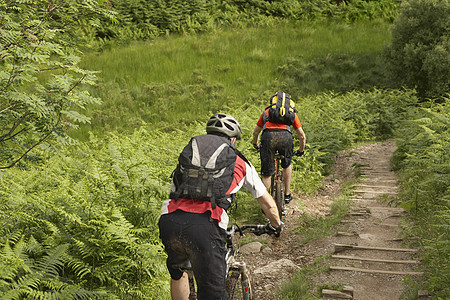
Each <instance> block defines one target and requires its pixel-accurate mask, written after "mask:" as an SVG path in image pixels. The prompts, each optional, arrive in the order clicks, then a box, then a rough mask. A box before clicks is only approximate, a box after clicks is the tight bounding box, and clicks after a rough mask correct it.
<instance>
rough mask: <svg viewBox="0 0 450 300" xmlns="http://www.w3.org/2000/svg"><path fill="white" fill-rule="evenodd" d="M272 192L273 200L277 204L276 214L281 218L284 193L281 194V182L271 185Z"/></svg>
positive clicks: (277, 181)
mask: <svg viewBox="0 0 450 300" xmlns="http://www.w3.org/2000/svg"><path fill="white" fill-rule="evenodd" d="M273 187H274V192H273V194H274V195H273V198H274V200H275V202H276V204H277V208H278V214H279V216H280V220H281V218H282V217H283V216H284V213H285V211H284V210H285V208H284V197H283V196H284V193H283V182H282V181H281V180H276V181H275V184H274V185H273Z"/></svg>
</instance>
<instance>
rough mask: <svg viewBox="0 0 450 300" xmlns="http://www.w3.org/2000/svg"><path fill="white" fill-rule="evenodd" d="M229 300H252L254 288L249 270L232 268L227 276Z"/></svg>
mask: <svg viewBox="0 0 450 300" xmlns="http://www.w3.org/2000/svg"><path fill="white" fill-rule="evenodd" d="M227 293H228V298H227V299H228V300H232V299H234V300H238V299H239V300H241V299H243V300H252V299H253V290H252V284H251V278H250V275H249V274H248V272H242V271H240V270H231V271H230V272H229V273H228V276H227Z"/></svg>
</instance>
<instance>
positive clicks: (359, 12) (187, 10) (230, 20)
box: [91, 0, 398, 43]
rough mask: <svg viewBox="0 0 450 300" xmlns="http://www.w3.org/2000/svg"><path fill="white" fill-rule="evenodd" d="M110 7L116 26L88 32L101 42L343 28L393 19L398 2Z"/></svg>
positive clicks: (291, 0) (135, 2)
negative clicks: (321, 25)
mask: <svg viewBox="0 0 450 300" xmlns="http://www.w3.org/2000/svg"><path fill="white" fill-rule="evenodd" d="M339 2H341V5H338V4H339ZM110 5H111V7H112V8H113V9H114V10H115V11H116V12H117V13H118V23H117V24H113V25H111V24H110V23H109V22H102V23H100V26H99V27H97V28H92V30H91V35H92V36H93V37H97V38H100V39H101V40H103V41H104V42H106V43H108V41H107V40H109V39H115V40H116V41H117V40H119V41H129V40H145V39H153V38H154V37H156V36H160V35H166V34H168V33H197V32H205V31H208V32H211V31H215V30H217V28H220V27H223V26H230V27H234V28H243V27H252V26H266V25H273V24H274V23H276V22H278V21H280V20H308V21H310V20H315V19H322V18H333V19H336V20H342V21H344V22H348V23H351V22H355V21H358V20H374V19H383V20H386V21H389V22H391V21H392V20H393V19H394V17H395V16H396V14H397V6H398V3H397V1H395V0H381V1H380V0H379V1H367V0H352V1H345V2H342V1H328V0H315V1H301V0H284V1H269V0H250V1H249V0H238V1H236V0H216V1H205V0H195V1H186V0H176V1H173V0H171V1H168V0H163V1H156V0H152V1H146V0H125V1H123V0H122V1H112V0H111V1H110Z"/></svg>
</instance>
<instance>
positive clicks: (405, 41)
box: [385, 0, 450, 98]
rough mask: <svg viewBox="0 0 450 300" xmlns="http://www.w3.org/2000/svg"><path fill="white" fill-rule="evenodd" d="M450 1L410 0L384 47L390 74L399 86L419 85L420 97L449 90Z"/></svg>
mask: <svg viewBox="0 0 450 300" xmlns="http://www.w3.org/2000/svg"><path fill="white" fill-rule="evenodd" d="M449 14H450V5H449V1H439V0H407V1H404V2H403V3H402V5H401V7H400V11H399V16H398V18H397V19H396V20H395V22H394V25H393V27H392V42H391V44H390V45H389V46H388V47H387V48H386V50H385V57H386V60H387V62H388V65H387V67H388V70H389V73H390V77H391V79H392V80H393V81H395V83H396V84H397V85H398V86H402V85H405V86H408V87H410V88H416V89H417V92H418V94H419V96H420V97H422V98H424V97H439V96H444V95H445V93H448V91H449V82H448V78H449V77H450V56H449V50H450V43H449V39H448V26H449V21H448V20H449V19H448V16H449Z"/></svg>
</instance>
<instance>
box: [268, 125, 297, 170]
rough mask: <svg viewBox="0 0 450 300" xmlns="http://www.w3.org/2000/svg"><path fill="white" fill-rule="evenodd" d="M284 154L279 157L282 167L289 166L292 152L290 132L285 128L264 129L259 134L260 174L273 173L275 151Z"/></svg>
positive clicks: (292, 142) (292, 141)
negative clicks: (281, 157)
mask: <svg viewBox="0 0 450 300" xmlns="http://www.w3.org/2000/svg"><path fill="white" fill-rule="evenodd" d="M277 151H278V152H279V153H280V154H283V155H284V158H283V159H281V167H282V168H283V169H285V168H287V167H289V166H290V165H291V162H292V155H293V154H294V140H293V138H292V133H291V132H290V131H287V130H267V129H266V130H264V131H263V133H262V135H261V151H260V158H261V174H262V175H263V176H272V174H273V173H275V153H276V152H277Z"/></svg>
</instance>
